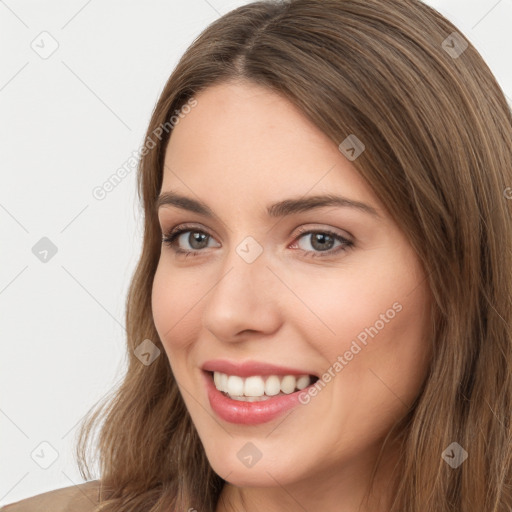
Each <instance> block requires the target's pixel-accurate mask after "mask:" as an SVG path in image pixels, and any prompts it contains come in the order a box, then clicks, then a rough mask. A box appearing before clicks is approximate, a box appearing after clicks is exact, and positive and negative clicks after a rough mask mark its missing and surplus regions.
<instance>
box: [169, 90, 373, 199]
mask: <svg viewBox="0 0 512 512" xmlns="http://www.w3.org/2000/svg"><path fill="white" fill-rule="evenodd" d="M195 99H196V100H197V105H196V106H195V107H194V108H193V109H191V111H190V112H189V113H188V114H186V115H184V117H183V118H182V119H180V121H179V123H178V124H177V125H176V126H175V128H174V129H173V132H172V134H171V137H170V140H169V143H168V145H167V149H166V155H165V164H164V176H163V184H162V191H165V190H177V191H180V192H182V193H187V194H188V195H190V194H191V193H193V194H195V195H197V196H200V197H212V198H213V196H214V195H215V196H217V197H218V200H222V198H225V197H229V198H230V200H236V197H243V198H245V199H246V200H249V199H250V198H254V199H255V201H260V200H261V201H260V202H265V203H267V202H270V201H272V200H276V201H277V200H279V199H280V198H282V197H284V196H286V197H288V196H290V195H294V196H299V195H305V194H306V193H308V192H311V193H314V194H321V193H338V194H343V195H350V197H351V198H352V199H354V200H362V199H363V198H364V199H365V200H368V198H369V197H373V199H374V200H375V201H376V197H375V196H374V195H373V193H372V191H371V189H370V188H369V186H368V185H367V184H366V182H365V181H364V180H363V179H362V177H361V176H360V175H359V174H358V172H357V171H356V169H355V168H354V166H353V165H352V164H351V163H350V161H349V160H347V158H345V156H344V155H343V154H342V153H341V152H340V151H339V149H338V146H337V145H336V144H335V143H334V142H333V141H332V140H331V139H329V138H328V137H327V136H326V135H325V134H324V133H323V132H322V131H320V130H319V129H318V128H317V127H316V126H315V125H314V124H313V123H312V122H311V121H310V120H309V119H307V118H306V116H305V115H304V114H302V113H301V112H300V111H299V110H298V109H297V108H296V107H295V105H293V104H292V103H291V102H290V101H288V100H287V99H286V98H284V97H283V96H281V95H278V94H276V93H274V92H272V91H270V90H268V89H266V88H263V87H261V86H259V85H255V84H250V83H226V84H217V85H215V86H212V87H209V88H207V89H206V90H204V91H202V92H201V93H200V94H198V95H197V96H196V97H195ZM263 198H264V199H263ZM241 204H242V203H241Z"/></svg>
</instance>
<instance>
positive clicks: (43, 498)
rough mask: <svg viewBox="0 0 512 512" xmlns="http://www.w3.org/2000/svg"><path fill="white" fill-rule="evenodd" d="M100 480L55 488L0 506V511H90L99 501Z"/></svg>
mask: <svg viewBox="0 0 512 512" xmlns="http://www.w3.org/2000/svg"><path fill="white" fill-rule="evenodd" d="M99 490H100V481H99V480H91V481H89V482H85V483H83V484H78V485H71V486H70V487H63V488H62V489H55V490H53V491H48V492H45V493H42V494H37V495H36V496H32V497H31V498H25V499H23V500H21V501H17V502H15V503H11V504H9V505H5V506H3V507H0V512H92V511H93V510H94V508H95V506H96V505H97V504H98V502H99Z"/></svg>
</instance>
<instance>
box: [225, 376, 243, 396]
mask: <svg viewBox="0 0 512 512" xmlns="http://www.w3.org/2000/svg"><path fill="white" fill-rule="evenodd" d="M226 391H227V393H228V394H229V395H231V396H242V395H243V394H244V379H242V377H239V376H238V375H230V376H229V377H228V389H227V390H226Z"/></svg>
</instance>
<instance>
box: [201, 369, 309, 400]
mask: <svg viewBox="0 0 512 512" xmlns="http://www.w3.org/2000/svg"><path fill="white" fill-rule="evenodd" d="M206 373H208V374H209V375H210V377H211V379H212V380H213V383H214V385H215V388H216V389H217V390H218V391H220V392H221V393H222V394H223V395H224V396H225V397H228V398H231V399H232V400H237V401H242V402H260V401H265V400H270V399H272V398H274V397H279V396H284V395H290V394H292V393H296V392H298V391H302V390H303V389H305V388H307V387H308V386H311V385H312V384H314V383H315V382H316V381H318V377H317V376H315V375H306V374H304V375H252V376H249V377H240V376H238V375H229V374H226V373H222V372H217V371H207V372H206Z"/></svg>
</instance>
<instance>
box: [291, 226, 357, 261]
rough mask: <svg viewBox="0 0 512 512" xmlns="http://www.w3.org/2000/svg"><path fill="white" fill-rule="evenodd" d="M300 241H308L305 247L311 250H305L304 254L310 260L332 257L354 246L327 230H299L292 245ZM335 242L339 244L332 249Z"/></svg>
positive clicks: (349, 241) (352, 243)
mask: <svg viewBox="0 0 512 512" xmlns="http://www.w3.org/2000/svg"><path fill="white" fill-rule="evenodd" d="M301 239H304V240H308V239H309V243H307V244H305V245H306V246H307V245H309V246H310V247H312V248H313V250H307V249H305V250H304V252H305V255H306V256H307V257H312V258H318V257H320V258H322V257H328V256H333V255H335V254H338V253H339V252H342V251H346V250H348V249H349V248H351V247H353V246H354V242H352V241H351V240H347V239H346V238H345V237H343V236H341V235H340V234H338V233H336V232H334V231H331V230H329V229H317V230H313V229H309V230H308V229H306V228H300V229H299V236H298V237H297V238H296V239H295V242H294V244H293V245H299V244H298V243H297V240H301ZM336 242H339V245H338V247H336V248H333V245H334V244H335V243H336Z"/></svg>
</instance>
